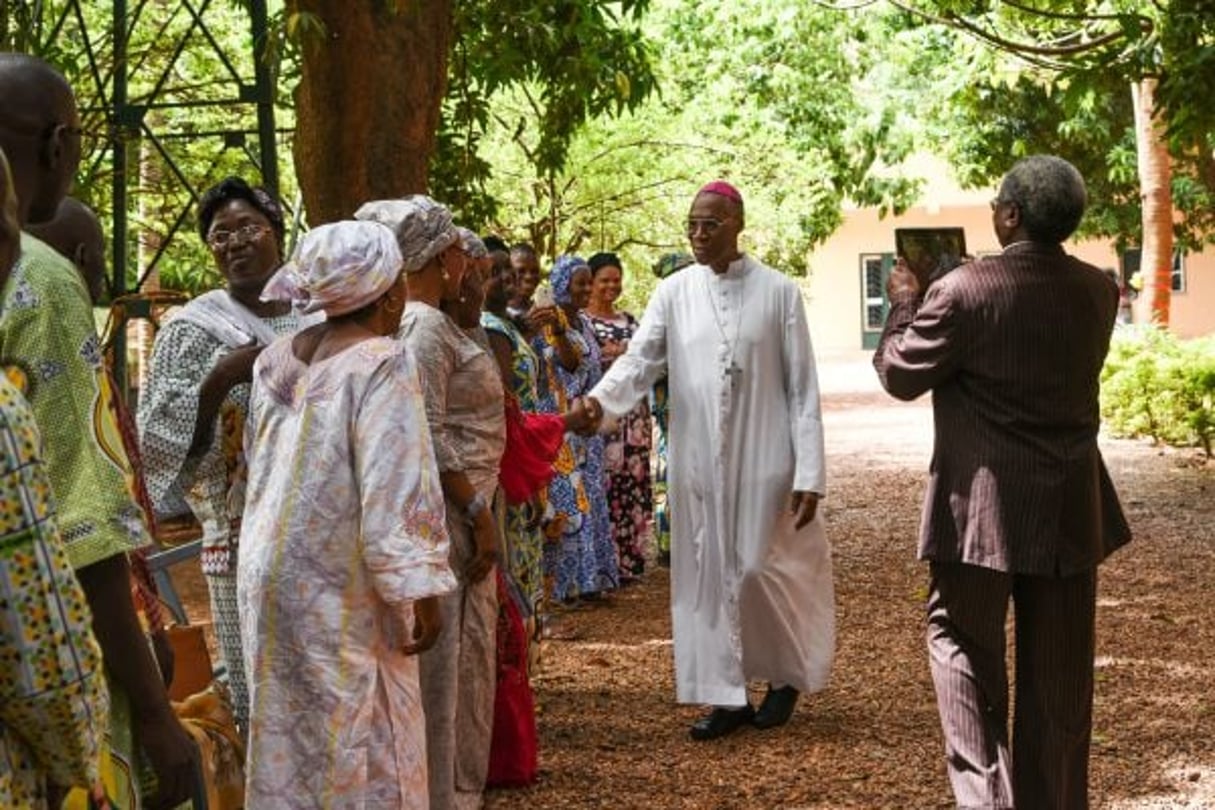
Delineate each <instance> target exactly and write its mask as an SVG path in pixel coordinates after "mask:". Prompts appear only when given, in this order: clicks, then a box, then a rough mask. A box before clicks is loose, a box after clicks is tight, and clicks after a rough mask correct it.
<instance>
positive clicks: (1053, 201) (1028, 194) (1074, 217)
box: [996, 155, 1088, 244]
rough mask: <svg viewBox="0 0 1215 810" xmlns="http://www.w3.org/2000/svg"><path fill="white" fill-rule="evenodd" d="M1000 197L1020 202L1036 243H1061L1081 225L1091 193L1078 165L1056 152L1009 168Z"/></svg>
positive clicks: (1034, 157)
mask: <svg viewBox="0 0 1215 810" xmlns="http://www.w3.org/2000/svg"><path fill="white" fill-rule="evenodd" d="M996 199H997V200H998V201H999V202H1010V203H1015V204H1016V205H1017V208H1018V209H1020V211H1021V224H1022V226H1023V227H1024V228H1025V231H1026V233H1027V234H1029V237H1030V238H1031V239H1033V240H1034V241H1035V242H1049V243H1052V244H1058V243H1059V242H1062V241H1063V240H1064V239H1067V238H1068V237H1069V236H1071V235H1072V233H1073V232H1074V231H1075V230H1076V227H1077V226H1078V225H1079V224H1080V218H1081V217H1083V216H1084V206H1085V204H1086V202H1087V199H1088V195H1087V193H1086V192H1085V189H1084V178H1083V177H1081V176H1080V172H1079V171H1077V170H1076V167H1075V166H1073V165H1072V164H1070V163H1068V162H1067V161H1066V160H1064V159H1063V158H1061V157H1055V156H1054V155H1032V156H1030V157H1027V158H1025V159H1024V160H1020V161H1017V163H1016V164H1015V165H1014V166H1013V167H1012V168H1011V169H1009V170H1008V174H1006V175H1004V180H1003V182H1001V183H1000V193H999V194H998V195H997V196H996Z"/></svg>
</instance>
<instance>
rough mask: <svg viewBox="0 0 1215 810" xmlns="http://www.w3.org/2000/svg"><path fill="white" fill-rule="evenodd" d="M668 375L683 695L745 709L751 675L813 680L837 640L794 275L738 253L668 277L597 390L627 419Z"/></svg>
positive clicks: (817, 431) (822, 676) (816, 419)
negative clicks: (803, 508) (797, 517)
mask: <svg viewBox="0 0 1215 810" xmlns="http://www.w3.org/2000/svg"><path fill="white" fill-rule="evenodd" d="M664 373H665V374H667V375H668V378H669V380H670V383H669V385H670V413H671V423H670V453H669V465H668V475H669V479H668V480H669V487H670V488H669V497H670V503H671V514H672V520H671V578H672V582H671V614H672V623H673V627H674V636H675V678H676V696H677V699H678V700H679V701H680V702H681V703H708V704H712V705H717V706H741V705H742V704H743V703H744V702H745V700H746V683H747V680H748V679H762V680H768V681H772V682H776V683H778V684H790V685H792V686H794V687H796V688H798V689H799V690H801V691H803V692H813V691H817V690H818V689H821V688H822V687H823V686H824V685H825V684H826V681H827V676H828V674H829V671H830V668H831V661H832V658H833V655H834V650H835V607H834V591H833V587H832V579H831V554H830V550H829V548H828V546H827V541H826V538H825V536H824V533H823V523H822V519H821V517H818V516H816V517H815V519H814V520H813V521H812V522H811V523H810V524H809V525H808V526H806V527H804V528H803V529H802V530H801V531H795V530H794V528H793V515H792V514H791V513H790V493H791V492H792V491H794V490H799V491H810V492H817V493H820V494H822V493H824V492H825V489H826V476H825V471H824V463H823V427H822V419H821V414H820V411H819V393H818V377H817V373H816V370H815V365H814V354H813V350H812V348H811V345H810V332H809V329H808V328H807V326H806V316H805V311H804V306H803V303H802V299H801V294H800V292H799V291H798V288H797V285H796V284H795V283H794V282H793V281H792V280H790V279H788V278H786V277H785V276H783V275H781V274H780V273H778V272H776V271H774V270H772V269H771V268H768V267H765V266H764V265H763V264H761V263H760V262H758V261H756V260H755V259H753V258H751V257H749V256H744V257H743V258H741V259H739V260H738V261H736V262H734V263H733V264H731V265H730V267H729V269H728V270H727V272H726V273H724V274H722V275H721V276H718V275H717V274H715V273H714V272H713V271H712V269H710V268H709V267H706V266H703V265H693V266H691V267H689V268H687V269H685V270H682V271H681V272H679V273H677V274H675V275H674V276H671V277H670V278H668V279H666V280H664V281H662V282H661V283H660V284H659V285H658V288H657V290H656V291H655V293H654V296H653V298H652V299H651V301H650V304H649V307H648V308H647V310H646V313H645V316H644V317H643V318H642V320H641V325H640V327H639V328H638V330H637V332H636V334H635V335H634V336H633V339H632V340H631V341H630V342H629V348H628V352H627V353H626V354H625V355H623V356H622V357H621V358H619V359H618V360H617V361H616V362H615V363H614V364H613V365H612V367H611V369H610V370H609V371H608V372H607V374H606V375H605V376H604V378H603V380H602V381H601V382H600V383H599V385H597V386H596V387H595V389H594V390H593V391H591V393H590V395H591V396H593V397H595V398H596V399H597V400H598V401H599V402H600V404H601V405H602V406H603V409H604V412H605V414H606V415H608V416H611V417H620V416H622V415H624V414H625V413H627V412H628V411H629V410H630V409H631V408H632V407H633V405H635V404H636V403H637V401H638V400H640V399H641V398H642V397H643V396H645V395H646V394H647V393H648V391H649V390H650V388H651V387H652V386H653V384H654V383H655V382H656V381H657V380H658V379H659V378H661V377H662V375H663V374H664Z"/></svg>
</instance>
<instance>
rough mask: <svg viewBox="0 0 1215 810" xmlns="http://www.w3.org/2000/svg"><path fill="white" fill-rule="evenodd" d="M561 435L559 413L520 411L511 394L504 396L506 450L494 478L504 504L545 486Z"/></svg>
mask: <svg viewBox="0 0 1215 810" xmlns="http://www.w3.org/2000/svg"><path fill="white" fill-rule="evenodd" d="M564 437H565V421H564V420H563V419H562V418H561V417H560V416H558V415H556V414H548V413H524V412H523V411H522V410H520V408H519V403H518V402H517V401H515V399H514V398H513V397H507V400H506V450H505V452H503V453H502V463H501V466H500V468H499V470H498V481H499V483H501V484H502V491H503V492H504V493H505V494H506V500H507V502H508V503H525V502H527V501H529V500H531V499H532V497H534V496H535V495H536V493H538V492H540V491H541V490H542V489H544V487H546V486H548V482H549V481H550V480H552V477H553V460H554V459H556V458H557V451H558V450H560V449H561V442H562V440H563V439H564Z"/></svg>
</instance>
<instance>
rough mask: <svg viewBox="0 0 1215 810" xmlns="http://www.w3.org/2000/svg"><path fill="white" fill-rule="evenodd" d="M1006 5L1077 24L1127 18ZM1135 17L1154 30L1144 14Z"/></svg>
mask: <svg viewBox="0 0 1215 810" xmlns="http://www.w3.org/2000/svg"><path fill="white" fill-rule="evenodd" d="M1004 5H1006V6H1009V7H1011V8H1015V9H1016V10H1017V11H1020V12H1023V13H1025V14H1032V15H1036V16H1038V17H1046V18H1047V19H1051V20H1075V21H1077V22H1097V21H1102V22H1104V21H1114V20H1122V18H1123V17H1125V16H1126V15H1125V14H1072V13H1068V12H1066V11H1053V10H1051V9H1045V8H1034V7H1033V6H1026V5H1022V4H1021V3H1019V2H1017V1H1016V0H1004ZM1135 16H1136V17H1138V18H1139V24H1140V26H1141V27H1142V28H1143V29H1144V30H1146V31H1151V30H1152V28H1153V27H1154V26H1153V24H1152V21H1151V20H1150V19H1149V18H1147V17H1145V16H1143V15H1142V14H1136V15H1135Z"/></svg>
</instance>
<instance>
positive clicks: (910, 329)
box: [873, 242, 1130, 576]
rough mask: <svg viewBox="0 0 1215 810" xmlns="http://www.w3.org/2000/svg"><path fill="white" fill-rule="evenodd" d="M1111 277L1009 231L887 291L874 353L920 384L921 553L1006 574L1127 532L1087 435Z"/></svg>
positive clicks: (1092, 551) (888, 371)
mask: <svg viewBox="0 0 1215 810" xmlns="http://www.w3.org/2000/svg"><path fill="white" fill-rule="evenodd" d="M1117 311H1118V290H1117V289H1116V287H1115V285H1114V283H1113V282H1112V281H1110V279H1109V278H1107V277H1106V276H1105V275H1104V274H1103V273H1102V272H1101V271H1100V270H1098V269H1097V268H1095V267H1093V266H1092V265H1089V264H1085V263H1084V262H1081V261H1080V260H1078V259H1075V258H1073V257H1071V256H1069V255H1067V254H1066V253H1065V252H1064V251H1063V248H1062V247H1061V246H1059V245H1046V244H1037V243H1029V242H1021V243H1017V244H1014V245H1010V246H1009V247H1008V248H1007V249H1006V250H1005V251H1004V252H1003V253H1002V254H1001V255H999V256H994V257H990V258H984V259H980V260H978V261H976V262H973V263H971V264H968V265H965V266H963V267H960V268H958V269H957V270H954V271H953V272H952V273H950V274H948V275H947V276H945V277H944V278H942V279H940V280H939V281H937V282H936V283H934V284H933V285H932V286H931V287H929V289H928V293H927V295H926V296H925V297H924V299H923V300H922V301H920V300H919V299H909V300H898V301H892V306H891V310H890V314H889V316H888V318H887V321H886V328H885V331H884V333H883V334H882V339H881V342H880V343H879V345H878V348H877V352H876V354H875V355H874V359H873V362H874V367H875V368H876V369H877V372H878V376H879V377H880V378H881V381H882V385H883V386H884V387H885V388H886V390H887V391H889V392H890V393H891V394H893V395H894V396H896V397H898V398H899V399H908V400H909V399H914V398H915V397H918V396H920V395H921V394H923V393H924V392H925V391H929V390H931V391H932V392H933V400H932V405H933V420H934V423H935V427H936V437H935V442H934V448H933V458H932V466H931V471H930V473H931V474H930V478H929V482H928V492H927V495H926V499H925V503H924V514H923V523H922V526H921V530H920V558H921V559H926V560H934V561H938V562H958V561H960V562H964V563H968V564H971V565H978V566H982V567H985V568H992V569H996V570H999V571H1007V572H1010V573H1017V574H1038V575H1048V576H1050V575H1063V576H1066V575H1068V574H1073V573H1077V572H1079V571H1082V570H1085V569H1089V568H1092V567H1093V566H1095V565H1097V564H1098V563H1099V562H1101V560H1102V559H1104V558H1105V556H1106V555H1107V554H1109V553H1110V552H1112V551H1113V550H1114V549H1116V548H1118V547H1119V546H1121V545H1123V544H1124V543H1126V542H1127V541H1128V540H1130V530H1129V528H1128V527H1127V523H1126V518H1125V517H1124V516H1123V513H1122V507H1121V506H1120V505H1119V503H1118V497H1117V495H1116V494H1115V492H1114V487H1113V484H1112V483H1111V482H1110V479H1109V474H1108V473H1107V472H1106V469H1105V464H1104V462H1103V461H1102V460H1101V454H1100V452H1099V450H1098V449H1097V428H1098V425H1099V423H1100V416H1099V413H1098V402H1097V395H1098V387H1099V379H1098V377H1099V374H1100V372H1101V366H1102V364H1103V363H1104V362H1105V355H1106V352H1107V350H1108V349H1109V341H1110V334H1111V332H1112V330H1113V325H1114V318H1115V315H1116V314H1117Z"/></svg>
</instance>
